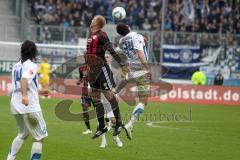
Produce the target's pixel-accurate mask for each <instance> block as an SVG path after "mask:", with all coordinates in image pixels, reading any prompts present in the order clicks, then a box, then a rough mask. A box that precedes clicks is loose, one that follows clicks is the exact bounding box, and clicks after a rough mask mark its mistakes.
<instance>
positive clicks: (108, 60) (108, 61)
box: [105, 53, 111, 64]
mask: <svg viewBox="0 0 240 160" xmlns="http://www.w3.org/2000/svg"><path fill="white" fill-rule="evenodd" d="M105 60H106V62H107V64H110V63H111V56H110V54H109V53H105Z"/></svg>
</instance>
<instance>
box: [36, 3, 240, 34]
mask: <svg viewBox="0 0 240 160" xmlns="http://www.w3.org/2000/svg"><path fill="white" fill-rule="evenodd" d="M161 1H162V0H33V1H31V3H32V9H31V12H32V14H33V15H34V16H33V17H34V21H35V22H36V23H37V24H44V25H63V26H64V27H69V26H89V24H90V22H91V19H92V17H93V16H94V15H96V14H101V15H104V16H106V17H107V19H108V20H109V21H113V19H112V16H111V12H112V9H113V8H114V7H116V6H122V7H124V8H125V9H126V11H127V15H128V18H127V19H126V21H127V23H128V24H129V25H130V26H132V27H134V28H136V29H144V30H158V29H160V26H161V5H162V3H161ZM187 1H188V0H187ZM191 2H192V3H191V4H192V6H193V8H191V6H189V10H190V11H189V12H191V10H193V12H194V15H192V16H193V17H192V20H188V18H186V16H187V15H186V14H188V13H186V14H185V13H184V12H185V11H184V3H183V0H169V1H168V5H167V10H166V13H165V17H166V21H165V29H166V30H171V31H181V32H208V33H219V32H221V33H235V34H240V0H231V1H230V0H227V1H226V0H192V1H191ZM187 12H188V11H187ZM189 14H191V13H189Z"/></svg>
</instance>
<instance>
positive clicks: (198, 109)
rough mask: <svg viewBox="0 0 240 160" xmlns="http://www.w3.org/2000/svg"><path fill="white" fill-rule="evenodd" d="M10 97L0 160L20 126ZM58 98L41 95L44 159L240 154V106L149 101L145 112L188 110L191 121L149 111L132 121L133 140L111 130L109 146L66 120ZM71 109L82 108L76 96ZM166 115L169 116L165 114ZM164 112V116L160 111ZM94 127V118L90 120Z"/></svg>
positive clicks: (0, 133) (187, 159) (3, 106)
mask: <svg viewBox="0 0 240 160" xmlns="http://www.w3.org/2000/svg"><path fill="white" fill-rule="evenodd" d="M9 101H10V98H9V97H0V102H1V103H0V160H5V159H6V156H7V153H8V151H9V147H10V145H11V142H12V140H13V138H14V137H15V136H16V133H17V128H16V124H15V120H14V118H13V116H12V115H11V114H10V110H9ZM59 101H60V100H59V99H58V100H57V99H45V100H41V106H42V109H43V114H44V117H45V120H46V122H47V127H48V134H49V137H48V138H47V139H46V140H45V142H44V146H43V155H42V159H43V160H238V159H239V157H240V107H230V106H222V105H192V104H159V103H150V104H149V106H148V108H146V109H145V115H151V114H156V113H157V114H159V113H161V114H162V115H165V116H166V117H167V116H168V115H172V114H174V115H185V118H187V115H188V114H190V113H189V110H190V109H191V119H192V121H191V122H188V121H176V119H175V120H173V119H171V118H168V121H167V122H163V121H162V122H160V123H158V122H155V123H152V125H153V126H149V125H147V123H148V120H155V121H159V120H164V119H160V117H158V116H157V118H155V119H150V118H149V117H147V116H145V117H142V118H141V119H140V121H139V122H137V124H136V125H135V127H134V132H133V140H132V141H129V140H128V139H127V138H126V137H125V133H122V134H121V135H120V136H121V139H122V141H123V143H124V146H123V148H117V147H116V146H115V144H114V142H113V140H112V137H111V134H112V131H110V133H109V134H108V136H107V140H108V146H107V148H105V149H102V148H99V147H98V146H99V145H100V140H101V138H98V139H96V140H92V139H91V138H90V136H89V135H82V131H83V130H84V129H85V127H84V124H83V122H64V121H61V120H59V119H58V118H57V117H56V115H55V113H54V108H55V105H56V104H57V103H58V102H59ZM120 107H121V112H122V115H123V118H124V119H126V117H125V115H126V113H131V111H132V110H133V107H129V106H127V105H126V104H123V103H121V104H120ZM71 111H72V112H75V113H77V112H80V111H81V107H80V105H79V102H78V101H75V102H74V104H73V106H72V107H71ZM166 117H165V119H167V118H166ZM162 118H164V117H162ZM91 122H92V124H93V125H92V127H94V128H93V130H94V131H95V127H96V120H92V121H91ZM30 150H31V138H29V139H28V140H27V141H26V143H25V144H24V145H23V147H22V149H21V151H20V152H19V154H18V155H17V158H16V160H27V159H29V157H30V155H29V154H30Z"/></svg>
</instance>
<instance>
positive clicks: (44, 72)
mask: <svg viewBox="0 0 240 160" xmlns="http://www.w3.org/2000/svg"><path fill="white" fill-rule="evenodd" d="M50 73H51V71H50V64H49V63H48V59H47V58H43V62H42V63H41V64H40V66H39V75H40V84H41V86H42V91H44V93H45V94H44V97H48V96H49V95H48V94H49V82H50V78H49V77H50Z"/></svg>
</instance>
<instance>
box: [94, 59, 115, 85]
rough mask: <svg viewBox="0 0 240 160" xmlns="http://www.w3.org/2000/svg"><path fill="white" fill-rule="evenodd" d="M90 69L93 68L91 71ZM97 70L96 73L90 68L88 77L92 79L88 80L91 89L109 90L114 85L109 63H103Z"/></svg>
mask: <svg viewBox="0 0 240 160" xmlns="http://www.w3.org/2000/svg"><path fill="white" fill-rule="evenodd" d="M91 70H93V72H91ZM97 72H98V73H96V71H94V69H90V73H89V76H90V79H94V80H93V81H91V82H90V86H91V88H92V89H100V90H111V89H112V88H115V87H116V84H115V82H114V79H113V73H112V71H111V69H110V67H109V65H107V64H104V65H103V66H102V67H101V68H100V69H98V71H97Z"/></svg>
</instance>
